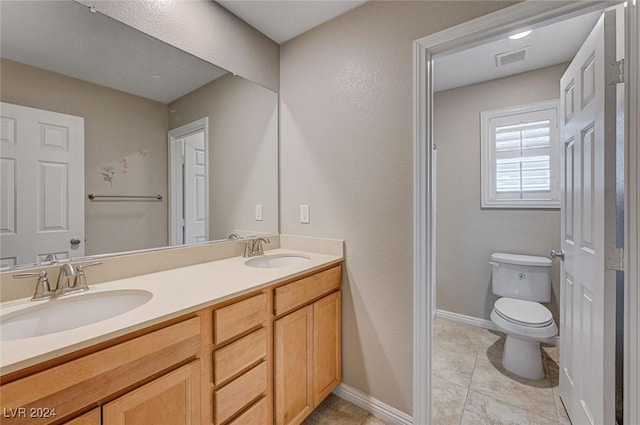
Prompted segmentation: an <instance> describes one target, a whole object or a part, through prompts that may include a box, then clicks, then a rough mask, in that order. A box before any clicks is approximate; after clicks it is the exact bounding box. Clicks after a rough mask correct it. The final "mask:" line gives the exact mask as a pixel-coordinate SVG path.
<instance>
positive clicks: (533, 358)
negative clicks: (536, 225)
mask: <svg viewBox="0 0 640 425" xmlns="http://www.w3.org/2000/svg"><path fill="white" fill-rule="evenodd" d="M490 264H491V266H492V273H491V285H492V291H493V293H494V294H496V295H499V296H501V297H502V298H499V299H498V300H497V301H496V302H495V303H494V306H493V310H492V311H491V320H492V321H493V323H494V324H495V325H496V327H497V328H498V329H499V330H500V331H501V332H504V333H505V334H506V340H505V346H504V352H503V354H502V365H503V366H504V367H505V369H507V370H508V371H510V372H512V373H514V374H516V375H518V376H521V377H523V378H527V379H531V380H540V379H543V378H544V376H545V374H544V369H543V367H542V356H541V355H540V343H542V342H551V341H552V338H553V337H554V336H556V335H557V333H558V327H557V326H556V323H555V322H554V320H553V315H552V314H551V311H549V309H548V308H546V307H545V306H543V305H542V304H540V303H541V302H549V301H550V299H551V278H550V270H551V260H550V259H548V258H545V257H536V256H530V255H519V254H504V253H495V254H492V255H491V261H490Z"/></svg>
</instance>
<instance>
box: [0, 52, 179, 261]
mask: <svg viewBox="0 0 640 425" xmlns="http://www.w3.org/2000/svg"><path fill="white" fill-rule="evenodd" d="M1 66H2V78H1V79H0V99H1V100H2V101H3V102H8V103H14V104H17V105H22V106H29V107H32V108H38V109H45V110H49V111H55V112H60V113H63V114H70V115H77V116H80V117H84V126H85V192H86V194H88V193H96V194H102V195H110V194H114V195H123V194H135V195H146V194H162V195H163V196H165V199H166V195H167V165H166V164H167V147H166V146H167V142H166V140H167V106H166V105H165V104H162V103H159V102H154V101H151V100H148V99H144V98H142V97H139V96H133V95H130V94H127V93H124V92H120V91H116V90H113V89H109V88H106V87H103V86H99V85H96V84H92V83H87V82H85V81H80V80H77V79H74V78H70V77H67V76H64V75H61V74H56V73H53V72H49V71H45V70H42V69H38V68H34V67H31V66H28V65H24V64H20V63H17V62H13V61H9V60H6V59H2V62H1ZM138 151H146V155H145V156H144V157H142V156H141V155H136V152H138ZM125 155H127V157H128V158H129V173H127V174H123V173H121V172H118V173H117V174H116V175H115V177H114V179H113V184H112V185H111V184H109V183H108V182H105V181H104V180H103V179H102V177H101V176H100V172H101V168H102V167H103V166H105V165H108V166H113V167H115V168H116V170H117V171H120V170H121V169H122V162H121V159H122V157H124V156H125ZM85 236H86V245H85V254H86V255H92V254H102V253H108V252H121V251H130V250H135V249H143V248H153V247H158V246H166V245H167V244H168V239H167V203H166V201H163V202H90V201H89V200H88V199H87V200H86V201H85Z"/></svg>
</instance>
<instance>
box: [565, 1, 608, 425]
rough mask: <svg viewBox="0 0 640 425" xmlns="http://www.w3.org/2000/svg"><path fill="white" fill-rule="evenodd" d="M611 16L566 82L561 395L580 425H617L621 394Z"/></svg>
mask: <svg viewBox="0 0 640 425" xmlns="http://www.w3.org/2000/svg"><path fill="white" fill-rule="evenodd" d="M605 15H606V16H605ZM605 15H603V16H602V17H601V18H600V20H599V21H598V23H597V24H596V26H595V27H594V29H593V31H592V32H591V34H590V35H589V37H588V38H587V40H586V41H585V42H584V44H583V46H582V47H581V48H580V50H579V51H578V53H577V55H576V57H575V58H574V60H573V61H572V62H571V65H570V66H569V68H568V69H567V71H566V73H565V74H564V75H563V77H562V79H561V81H560V85H561V91H560V93H561V107H560V110H561V122H562V126H561V138H562V139H561V140H563V142H564V143H563V146H562V154H561V161H562V162H561V164H562V168H563V171H562V173H563V175H562V219H561V229H562V230H561V231H562V250H563V251H564V261H563V263H562V266H561V293H560V304H561V306H560V310H561V314H560V316H561V317H560V324H561V330H560V338H561V346H560V394H561V397H562V400H563V402H564V404H565V407H566V408H567V411H568V413H569V416H570V418H571V422H572V424H573V425H587V424H594V425H602V424H612V423H614V422H615V421H614V411H613V403H612V402H609V401H607V400H611V399H612V398H613V395H614V376H613V373H612V368H611V365H613V364H614V351H613V349H614V344H612V343H611V338H612V335H613V334H614V333H615V323H614V321H613V320H612V319H613V318H614V317H613V315H612V312H614V308H615V272H611V271H607V270H606V267H605V237H606V235H607V232H614V234H615V226H610V225H609V224H608V220H607V217H608V215H609V214H611V212H613V213H614V214H615V205H607V203H605V192H606V190H608V186H607V185H609V184H611V183H612V182H613V183H614V185H613V188H614V190H615V143H616V140H615V129H614V133H613V134H611V128H610V127H611V123H613V125H614V126H615V86H611V87H613V93H614V96H613V98H612V97H611V96H610V93H611V92H610V90H611V89H610V88H608V86H606V85H605V59H606V58H605V53H606V51H613V52H615V37H609V33H610V31H609V29H608V28H609V27H610V25H611V24H612V22H613V25H615V11H612V12H606V14H605ZM605 18H606V22H605ZM605 28H607V31H605ZM605 33H606V35H607V37H606V40H605ZM611 155H613V157H611ZM612 160H613V162H611V161H612ZM605 164H613V167H610V166H609V165H607V166H605ZM611 168H613V169H611ZM611 178H613V180H611ZM609 208H611V210H609ZM612 295H613V296H612Z"/></svg>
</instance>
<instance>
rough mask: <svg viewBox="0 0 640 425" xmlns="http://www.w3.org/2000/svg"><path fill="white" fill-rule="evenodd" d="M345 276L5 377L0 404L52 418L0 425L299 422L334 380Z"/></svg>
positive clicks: (332, 273) (259, 297)
mask: <svg viewBox="0 0 640 425" xmlns="http://www.w3.org/2000/svg"><path fill="white" fill-rule="evenodd" d="M340 283H341V266H340V265H336V266H332V267H330V268H327V269H325V270H321V271H319V272H315V273H312V274H309V275H307V276H305V277H302V278H298V279H295V280H292V281H287V282H284V283H281V284H276V285H273V286H270V287H266V288H263V289H260V290H257V291H255V292H252V293H249V294H245V295H242V296H239V297H237V298H234V299H231V300H228V301H225V302H222V303H220V304H217V305H214V306H211V307H208V308H205V309H202V310H200V311H198V312H195V313H191V314H189V315H186V316H184V317H182V318H176V319H172V320H171V321H169V322H167V323H166V325H165V324H159V325H154V326H153V327H151V328H148V329H145V330H140V331H136V332H134V333H133V334H130V335H124V336H121V337H118V338H116V339H114V340H112V341H108V342H105V343H101V344H100V345H98V346H95V347H90V348H87V349H83V350H81V351H79V352H77V353H73V354H69V355H66V356H64V357H63V358H59V359H55V360H51V361H49V362H47V363H46V364H42V365H36V366H33V367H31V368H29V369H27V370H23V371H19V372H17V373H14V374H11V375H8V376H3V377H2V378H1V385H0V393H1V395H2V398H1V399H0V408H2V409H3V411H11V410H10V409H16V408H18V407H19V408H25V409H27V412H28V411H29V409H30V408H38V407H50V408H55V409H56V413H57V414H56V416H52V417H39V418H34V417H24V416H20V415H15V417H11V418H8V417H7V416H6V415H3V416H4V417H3V418H2V424H3V425H22V424H28V425H49V424H51V425H53V424H56V425H139V424H145V425H147V424H150V425H153V424H171V425H200V424H202V425H274V423H275V424H276V425H284V424H287V425H297V424H300V423H301V422H302V421H303V420H304V419H305V418H306V417H307V416H308V415H309V414H310V413H311V412H312V410H313V409H314V408H315V407H316V406H317V405H318V404H319V403H320V402H321V401H322V400H323V399H324V398H325V397H326V396H327V395H328V394H329V393H330V392H331V391H332V390H333V389H334V388H335V387H336V386H337V385H338V384H339V383H340V379H341V358H340V350H341V345H340V343H341V335H340V328H341V323H340V320H341V319H340ZM92 408H93V410H90V409H92ZM13 411H15V410H13ZM80 412H82V413H81V414H80V415H79V416H78V414H79V413H80ZM76 416H77V417H76Z"/></svg>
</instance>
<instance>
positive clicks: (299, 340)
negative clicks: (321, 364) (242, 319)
mask: <svg viewBox="0 0 640 425" xmlns="http://www.w3.org/2000/svg"><path fill="white" fill-rule="evenodd" d="M312 332H313V306H311V305H309V306H307V307H304V308H301V309H300V310H297V311H295V312H293V313H291V314H289V315H287V316H284V317H283V318H281V319H278V320H276V321H275V344H274V356H275V359H274V360H275V365H274V369H275V370H274V375H275V398H276V402H275V405H276V407H275V410H276V411H275V419H276V425H294V424H295V425H297V424H299V423H300V422H302V420H303V419H304V418H305V417H306V416H307V415H308V414H309V413H310V412H311V410H312V409H313V395H312V392H311V380H312V370H311V368H312V361H313V355H312V344H313V337H312Z"/></svg>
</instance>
